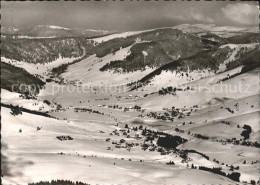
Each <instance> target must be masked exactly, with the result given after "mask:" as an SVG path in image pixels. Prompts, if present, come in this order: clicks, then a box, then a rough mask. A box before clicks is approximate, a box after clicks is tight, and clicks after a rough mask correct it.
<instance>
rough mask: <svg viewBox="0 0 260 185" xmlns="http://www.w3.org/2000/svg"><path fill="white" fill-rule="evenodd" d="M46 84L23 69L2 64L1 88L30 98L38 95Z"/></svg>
mask: <svg viewBox="0 0 260 185" xmlns="http://www.w3.org/2000/svg"><path fill="white" fill-rule="evenodd" d="M44 85H45V82H43V81H42V80H40V79H39V78H37V77H35V76H33V75H31V74H30V73H28V72H27V71H25V70H24V69H22V68H19V67H15V66H13V65H11V64H7V63H5V62H1V88H3V89H6V90H8V91H11V92H17V93H21V94H25V95H28V96H32V95H36V94H38V93H39V92H40V90H41V89H42V88H43V86H44Z"/></svg>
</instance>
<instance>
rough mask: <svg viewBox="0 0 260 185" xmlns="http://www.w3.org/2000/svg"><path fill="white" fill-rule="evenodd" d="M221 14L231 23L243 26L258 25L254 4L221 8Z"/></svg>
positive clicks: (256, 8)
mask: <svg viewBox="0 0 260 185" xmlns="http://www.w3.org/2000/svg"><path fill="white" fill-rule="evenodd" d="M221 11H222V12H223V14H224V15H225V16H226V17H227V18H228V19H229V20H231V21H233V22H236V23H239V24H244V25H255V24H258V16H259V9H258V7H257V6H256V5H254V4H247V3H236V4H229V5H227V6H225V7H223V8H221Z"/></svg>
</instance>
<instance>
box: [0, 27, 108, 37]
mask: <svg viewBox="0 0 260 185" xmlns="http://www.w3.org/2000/svg"><path fill="white" fill-rule="evenodd" d="M1 32H2V34H3V35H11V36H16V37H18V38H46V37H78V36H84V37H97V36H103V35H108V34H110V32H109V31H104V30H91V29H82V28H73V29H71V28H64V27H60V26H52V25H37V26H31V27H26V28H20V29H19V28H14V27H2V28H1Z"/></svg>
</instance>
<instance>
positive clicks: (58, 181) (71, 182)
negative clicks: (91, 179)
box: [28, 180, 89, 185]
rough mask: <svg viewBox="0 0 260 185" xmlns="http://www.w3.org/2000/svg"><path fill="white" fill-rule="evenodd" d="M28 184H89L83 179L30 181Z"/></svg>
mask: <svg viewBox="0 0 260 185" xmlns="http://www.w3.org/2000/svg"><path fill="white" fill-rule="evenodd" d="M28 185H89V184H87V183H84V182H81V181H76V182H73V181H70V180H52V181H50V182H49V181H40V182H33V183H29V184H28Z"/></svg>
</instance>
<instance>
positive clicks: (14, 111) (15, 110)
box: [1, 103, 54, 118]
mask: <svg viewBox="0 0 260 185" xmlns="http://www.w3.org/2000/svg"><path fill="white" fill-rule="evenodd" d="M1 107H6V108H9V109H11V111H12V112H11V113H12V114H13V115H18V114H22V112H27V113H30V114H35V115H38V116H44V117H49V118H54V117H52V116H50V115H49V114H47V113H45V112H39V111H35V110H30V109H26V108H23V107H19V106H18V105H16V106H14V105H12V104H11V105H7V104H4V103H1Z"/></svg>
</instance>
